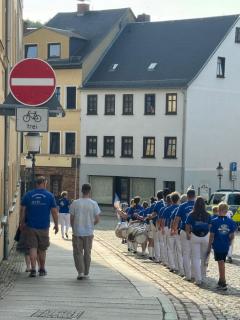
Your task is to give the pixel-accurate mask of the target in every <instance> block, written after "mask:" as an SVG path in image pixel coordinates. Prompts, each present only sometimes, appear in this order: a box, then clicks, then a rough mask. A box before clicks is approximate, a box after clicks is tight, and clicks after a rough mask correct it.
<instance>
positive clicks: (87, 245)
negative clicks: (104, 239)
mask: <svg viewBox="0 0 240 320" xmlns="http://www.w3.org/2000/svg"><path fill="white" fill-rule="evenodd" d="M92 242H93V236H88V237H83V250H84V275H85V276H87V275H88V274H89V269H90V264H91V251H92Z"/></svg>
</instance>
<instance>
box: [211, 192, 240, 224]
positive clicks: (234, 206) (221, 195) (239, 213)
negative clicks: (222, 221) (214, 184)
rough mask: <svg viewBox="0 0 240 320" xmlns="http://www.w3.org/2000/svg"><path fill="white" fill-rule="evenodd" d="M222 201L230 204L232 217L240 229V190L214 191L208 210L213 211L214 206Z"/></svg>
mask: <svg viewBox="0 0 240 320" xmlns="http://www.w3.org/2000/svg"><path fill="white" fill-rule="evenodd" d="M222 201H224V202H226V203H227V204H228V206H229V210H231V211H232V213H233V216H232V219H233V220H234V221H235V222H236V223H237V225H238V229H240V190H230V189H221V190H217V191H216V192H214V193H213V194H212V195H211V197H210V199H209V201H208V204H207V210H208V212H210V213H212V207H213V206H215V205H218V204H219V203H220V202H222Z"/></svg>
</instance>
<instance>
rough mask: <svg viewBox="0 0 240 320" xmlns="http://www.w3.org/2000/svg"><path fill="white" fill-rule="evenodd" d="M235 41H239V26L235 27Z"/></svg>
mask: <svg viewBox="0 0 240 320" xmlns="http://www.w3.org/2000/svg"><path fill="white" fill-rule="evenodd" d="M235 42H236V43H240V28H239V27H237V28H236V30H235Z"/></svg>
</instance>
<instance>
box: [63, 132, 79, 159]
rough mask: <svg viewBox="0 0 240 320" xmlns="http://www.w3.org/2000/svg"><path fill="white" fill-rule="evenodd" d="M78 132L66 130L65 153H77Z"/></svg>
mask: <svg viewBox="0 0 240 320" xmlns="http://www.w3.org/2000/svg"><path fill="white" fill-rule="evenodd" d="M75 146H76V133H75V132H65V154H75V148H76V147H75Z"/></svg>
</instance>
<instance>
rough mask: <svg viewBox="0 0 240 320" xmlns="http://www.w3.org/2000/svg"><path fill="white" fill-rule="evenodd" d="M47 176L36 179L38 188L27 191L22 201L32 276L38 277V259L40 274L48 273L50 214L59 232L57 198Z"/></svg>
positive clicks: (22, 225) (22, 214) (21, 226)
mask: <svg viewBox="0 0 240 320" xmlns="http://www.w3.org/2000/svg"><path fill="white" fill-rule="evenodd" d="M46 186H47V181H46V178H45V177H43V176H40V177H38V178H37V179H36V189H34V190H31V191H29V192H27V193H26V194H25V195H24V196H23V199H22V201H21V209H20V228H21V230H22V232H24V236H25V239H26V247H27V248H29V249H30V260H31V272H30V275H29V276H30V277H36V261H37V257H38V258H39V275H40V276H44V275H46V270H45V261H46V250H47V248H48V247H49V227H50V214H52V217H53V221H54V229H55V234H56V233H57V232H58V211H57V205H56V201H55V198H54V196H53V194H52V193H50V192H48V191H47V190H46Z"/></svg>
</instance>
